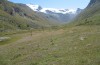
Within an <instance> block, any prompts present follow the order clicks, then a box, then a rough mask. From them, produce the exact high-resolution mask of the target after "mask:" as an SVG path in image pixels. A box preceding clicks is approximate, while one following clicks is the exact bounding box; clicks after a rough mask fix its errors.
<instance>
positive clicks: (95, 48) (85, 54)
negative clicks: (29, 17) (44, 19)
mask: <svg viewBox="0 0 100 65" xmlns="http://www.w3.org/2000/svg"><path fill="white" fill-rule="evenodd" d="M11 36H13V35H11ZM14 36H15V38H16V37H19V36H20V37H21V39H19V40H18V41H15V42H12V43H9V44H5V45H1V46H0V57H2V58H0V62H2V64H1V65H53V64H54V65H99V64H100V50H99V49H100V44H99V42H100V40H99V39H100V26H76V27H72V28H65V29H60V30H54V31H53V30H47V31H35V32H33V36H31V35H30V33H24V34H16V35H14Z"/></svg>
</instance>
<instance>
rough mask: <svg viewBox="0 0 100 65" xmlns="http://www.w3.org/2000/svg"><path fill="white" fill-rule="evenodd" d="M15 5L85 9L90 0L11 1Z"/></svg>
mask: <svg viewBox="0 0 100 65" xmlns="http://www.w3.org/2000/svg"><path fill="white" fill-rule="evenodd" d="M10 1H12V2H14V3H23V4H33V5H40V6H41V7H43V8H59V9H62V8H63V9H77V8H81V9H84V8H85V7H86V6H87V5H88V3H89V2H90V0H10Z"/></svg>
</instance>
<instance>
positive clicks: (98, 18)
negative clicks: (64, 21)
mask: <svg viewBox="0 0 100 65" xmlns="http://www.w3.org/2000/svg"><path fill="white" fill-rule="evenodd" d="M94 1H96V2H94V3H93V0H91V3H90V4H89V5H88V6H87V7H86V9H85V10H83V12H82V13H80V15H78V16H77V17H76V19H75V20H74V22H73V23H72V25H73V24H74V25H78V26H80V25H100V7H99V6H100V1H99V0H94ZM75 21H76V22H75Z"/></svg>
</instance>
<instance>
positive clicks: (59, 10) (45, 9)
mask: <svg viewBox="0 0 100 65" xmlns="http://www.w3.org/2000/svg"><path fill="white" fill-rule="evenodd" d="M47 11H51V12H54V13H62V14H66V13H75V12H76V10H74V9H56V8H43V9H42V10H40V12H44V13H47Z"/></svg>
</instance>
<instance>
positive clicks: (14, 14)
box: [0, 0, 56, 31]
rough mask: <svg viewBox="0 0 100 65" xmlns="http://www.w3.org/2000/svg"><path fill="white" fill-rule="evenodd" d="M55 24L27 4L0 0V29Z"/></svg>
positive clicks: (39, 26)
mask: <svg viewBox="0 0 100 65" xmlns="http://www.w3.org/2000/svg"><path fill="white" fill-rule="evenodd" d="M53 25H54V26H55V25H56V23H55V24H54V23H53V22H50V21H48V20H47V19H46V18H44V17H41V16H39V15H38V14H37V13H35V12H34V11H33V10H31V9H30V8H29V7H27V6H26V5H25V4H17V3H16V4H15V3H12V2H9V1H7V0H0V31H5V30H15V29H29V28H35V29H36V28H41V27H50V26H53Z"/></svg>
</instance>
